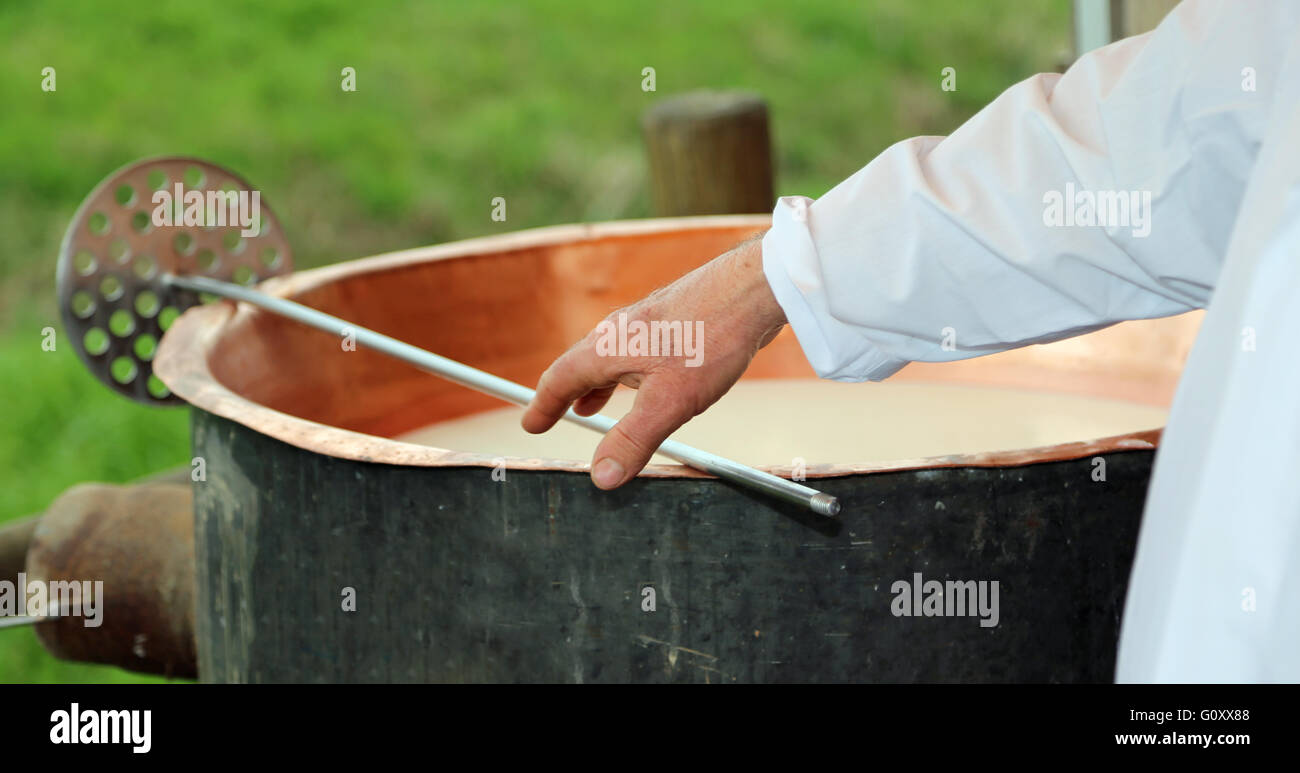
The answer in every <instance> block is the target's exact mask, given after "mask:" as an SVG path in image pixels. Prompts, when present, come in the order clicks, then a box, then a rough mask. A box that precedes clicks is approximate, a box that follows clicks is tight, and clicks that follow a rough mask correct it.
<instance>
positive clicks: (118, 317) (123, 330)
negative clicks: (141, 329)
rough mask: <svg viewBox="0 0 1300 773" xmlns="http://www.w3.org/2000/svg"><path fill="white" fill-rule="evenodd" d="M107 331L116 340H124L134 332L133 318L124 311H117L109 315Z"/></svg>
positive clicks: (129, 313)
mask: <svg viewBox="0 0 1300 773" xmlns="http://www.w3.org/2000/svg"><path fill="white" fill-rule="evenodd" d="M108 329H109V330H111V331H112V332H113V335H115V336H117V337H118V338H126V337H127V336H129V335H131V334H132V333H134V332H135V317H134V316H133V315H132V314H131V312H129V311H127V310H126V309H118V310H117V311H115V312H113V313H112V314H111V315H109V317H108Z"/></svg>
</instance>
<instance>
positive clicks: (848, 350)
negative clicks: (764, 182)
mask: <svg viewBox="0 0 1300 773" xmlns="http://www.w3.org/2000/svg"><path fill="white" fill-rule="evenodd" d="M812 203H813V202H812V199H809V198H807V197H806V196H783V197H781V198H780V199H778V200H777V202H776V209H775V210H774V211H773V212H772V229H771V230H770V231H768V232H767V234H766V235H765V236H764V237H763V274H764V276H766V277H767V283H768V286H770V287H771V288H772V294H773V295H775V296H776V301H777V303H779V304H781V309H782V310H783V311H784V312H785V317H786V320H788V321H789V323H790V327H791V329H793V330H794V335H795V338H797V339H798V340H799V346H800V347H801V348H802V349H803V353H804V356H805V357H807V358H808V362H809V364H811V365H812V367H813V370H815V371H816V372H817V375H818V376H820V377H821V378H825V379H831V380H833V381H881V380H884V379H886V378H888V377H890V376H892V375H894V374H895V373H897V372H898V371H899V370H900V369H902V367H903V366H904V365H906V364H907V360H900V359H897V358H895V357H890V356H889V355H887V354H885V353H884V352H882V351H880V349H878V348H877V347H876V346H874V345H873V344H872V343H871V342H870V341H868V340H867V339H866V338H865V337H864V336H863V335H862V332H861V331H859V330H858V329H857V328H855V327H854V326H852V325H847V324H845V323H843V322H841V321H839V320H837V319H835V317H834V316H832V314H831V311H830V308H829V305H828V303H827V299H826V292H825V289H824V286H823V281H822V274H821V270H820V265H819V263H818V259H817V247H816V245H815V244H814V243H813V239H812V233H811V232H810V231H809V229H808V221H809V218H810V216H811V210H812Z"/></svg>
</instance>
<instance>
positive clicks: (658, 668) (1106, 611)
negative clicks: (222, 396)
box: [193, 409, 1154, 683]
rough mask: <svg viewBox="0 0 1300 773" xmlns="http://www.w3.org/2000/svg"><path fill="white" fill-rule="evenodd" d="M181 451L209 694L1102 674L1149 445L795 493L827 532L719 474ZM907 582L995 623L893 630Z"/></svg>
mask: <svg viewBox="0 0 1300 773" xmlns="http://www.w3.org/2000/svg"><path fill="white" fill-rule="evenodd" d="M193 440H194V452H195V454H196V455H197V456H201V457H203V458H204V460H205V462H206V473H207V480H206V481H203V482H198V483H196V484H195V497H194V501H195V518H196V535H195V536H196V553H197V561H198V619H197V628H198V638H199V643H198V644H199V648H198V649H199V671H200V677H201V678H202V679H204V680H206V681H210V682H424V681H436V682H459V681H493V682H726V683H730V682H1106V681H1110V680H1111V679H1112V677H1113V671H1114V664H1115V651H1116V644H1117V640H1118V635H1119V623H1120V615H1121V612H1122V608H1123V602H1124V594H1125V590H1126V587H1127V585H1128V575H1129V569H1130V566H1131V564H1132V560H1133V553H1134V546H1135V544H1136V540H1137V532H1138V526H1139V521H1140V517H1141V511H1142V505H1143V500H1144V498H1145V495H1146V488H1147V482H1148V477H1149V475H1150V470H1151V463H1152V459H1153V455H1154V452H1152V451H1149V450H1148V451H1125V452H1120V453H1112V454H1108V455H1106V456H1104V457H1103V458H1105V460H1106V466H1105V472H1106V475H1105V478H1106V480H1104V481H1095V480H1094V479H1093V473H1094V470H1095V469H1096V465H1095V464H1094V462H1093V460H1092V458H1083V459H1077V460H1073V461H1056V462H1046V463H1040V464H1032V465H1026V466H1020V467H1005V468H948V469H925V470H911V471H901V472H888V473H877V474H871V475H857V476H850V477H843V478H829V479H818V480H817V482H816V485H817V486H818V487H819V488H821V489H823V490H825V491H827V492H829V493H831V494H834V495H836V496H838V497H839V498H840V499H841V501H842V502H843V503H844V511H843V513H842V514H841V516H840V518H839V519H838V522H836V523H835V525H834V527H831V528H828V525H827V524H828V522H826V521H822V520H821V519H818V518H817V517H816V516H811V515H806V514H804V513H803V512H801V511H799V510H797V509H795V508H793V507H784V506H781V505H777V504H774V503H772V502H769V501H767V500H764V499H759V498H756V497H755V496H753V495H750V494H748V493H746V492H743V491H741V490H739V489H736V488H734V487H732V486H731V485H729V484H725V483H722V482H720V481H716V480H696V479H676V480H663V479H638V480H636V481H633V482H632V483H630V484H629V485H627V486H625V487H624V488H622V489H620V490H619V491H616V492H601V491H598V490H597V489H595V488H594V487H593V486H592V485H591V482H590V480H589V479H588V478H587V476H586V475H583V474H578V473H569V472H524V471H507V472H506V479H505V480H504V481H498V480H494V479H493V476H492V471H491V470H489V469H485V468H477V467H476V468H415V467H396V466H389V465H379V464H368V463H362V462H352V461H347V460H341V459H337V458H333V457H328V456H322V455H319V454H314V453H310V452H307V451H303V450H301V449H298V448H296V447H293V446H290V445H287V444H285V443H282V442H280V441H277V440H274V439H271V438H268V437H266V436H264V435H261V434H259V433H257V432H254V431H253V430H251V429H248V428H245V427H243V426H242V425H239V424H236V423H234V422H231V421H228V420H225V419H222V418H218V417H216V416H213V415H211V414H208V413H206V412H204V411H202V410H198V409H196V410H195V411H194V413H193ZM498 477H500V476H499V474H498ZM917 573H920V575H921V576H922V579H923V581H929V580H938V581H941V582H942V581H947V580H956V581H977V582H979V581H982V582H986V583H991V582H992V581H997V582H998V596H997V598H998V613H997V625H996V626H992V627H985V626H982V625H981V619H990V618H989V617H988V616H984V617H981V616H979V615H977V614H973V613H974V612H975V610H967V613H968V614H965V615H962V616H955V615H954V616H925V615H924V614H916V615H913V616H898V615H895V614H894V611H895V608H896V607H895V600H896V598H897V597H898V595H899V594H897V593H896V592H895V590H894V587H895V586H894V584H895V583H896V582H899V581H906V582H909V583H911V582H913V581H914V579H915V575H916V574H917ZM647 587H650V588H653V589H654V591H653V599H654V607H655V609H654V610H653V611H647V610H646V609H645V608H644V607H646V606H648V605H649V594H647V593H646V592H645V591H644V590H643V589H645V588H647ZM986 587H989V586H986ZM349 589H350V590H349ZM349 598H352V599H354V601H355V611H346V610H345V605H346V602H347V601H348V599H349ZM900 603H901V602H900ZM915 611H917V612H921V611H922V610H915Z"/></svg>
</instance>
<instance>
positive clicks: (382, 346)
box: [163, 275, 840, 516]
mask: <svg viewBox="0 0 1300 773" xmlns="http://www.w3.org/2000/svg"><path fill="white" fill-rule="evenodd" d="M163 281H164V282H166V283H167V284H170V285H172V286H175V287H181V288H184V289H186V290H193V291H195V292H200V293H211V294H212V295H219V296H221V297H223V298H230V299H232V300H237V301H244V302H245V303H251V304H253V305H254V306H258V307H261V308H263V309H266V310H267V311H270V312H272V313H275V314H279V315H281V316H285V317H289V318H290V319H293V320H296V321H298V322H301V323H303V324H304V325H308V326H310V327H314V328H317V329H319V330H324V331H325V332H327V333H335V334H338V335H347V334H348V333H349V332H351V333H352V335H353V336H354V338H355V340H356V341H357V343H360V344H363V345H364V346H366V347H368V348H370V349H374V350H375V351H378V352H382V353H384V354H387V355H389V356H392V357H396V358H397V359H399V360H403V361H405V362H408V363H410V364H412V365H414V366H416V367H417V368H420V369H421V370H425V371H428V372H430V373H433V374H435V375H437V376H441V377H443V378H445V379H447V380H449V381H454V382H455V383H457V384H460V385H461V386H464V387H469V388H470V389H473V390H475V391H478V392H482V393H484V394H488V395H491V396H493V397H497V398H500V399H502V400H505V401H506V402H508V403H514V404H515V405H520V406H527V405H528V404H529V403H530V402H532V400H533V395H535V394H536V392H535V391H534V390H532V389H529V388H528V387H526V386H522V385H520V384H516V383H515V382H513V381H508V380H506V379H504V378H501V377H500V376H494V375H492V374H491V373H486V372H484V371H481V370H479V369H477V368H471V367H470V366H468V365H464V364H462V363H459V362H456V361H455V360H451V359H448V358H446V357H443V356H441V355H437V354H434V353H433V352H430V351H426V350H424V349H421V348H419V347H418V346H412V345H411V344H408V343H403V342H402V341H398V340H397V339H395V338H391V337H389V336H386V335H384V334H382V333H376V332H375V331H373V330H369V329H367V328H364V327H361V326H360V325H355V324H353V323H351V322H348V321H347V320H343V319H339V318H338V317H335V316H332V315H330V314H326V313H324V312H322V311H317V310H316V309H313V308H310V307H308V306H303V305H302V304H301V303H295V302H294V301H291V300H288V299H286V298H279V297H276V296H273V295H267V294H266V293H263V292H259V291H257V290H251V289H249V288H247V287H243V286H241V285H237V284H233V283H230V282H222V281H220V280H216V279H211V278H209V277H204V276H172V275H169V276H165V277H163ZM564 418H565V419H566V420H568V421H570V422H572V423H574V424H579V425H581V426H584V427H586V428H588V429H592V430H595V431H597V432H600V433H605V432H609V430H610V429H611V428H612V427H613V426H614V424H615V423H616V421H615V420H614V419H611V418H610V417H608V416H604V415H602V414H599V413H598V414H594V415H592V416H579V415H578V414H576V413H574V412H573V409H572V408H570V409H569V410H568V411H566V412H565V414H564ZM658 453H661V454H663V455H664V456H667V457H669V458H671V459H676V460H677V461H679V462H681V463H682V464H685V465H687V466H689V467H694V468H695V469H697V470H703V471H705V472H708V473H712V474H714V475H717V476H718V477H719V478H725V479H727V480H729V481H732V482H733V483H738V484H740V485H742V486H746V487H748V488H751V489H754V490H756V491H759V492H762V493H764V494H768V495H770V496H774V497H776V498H778V499H782V500H784V501H787V502H792V503H794V504H798V505H803V506H805V507H807V508H808V509H810V510H812V511H813V512H814V513H817V514H819V515H825V516H835V515H838V514H839V512H840V503H839V500H837V499H836V498H835V497H833V496H831V495H829V494H826V493H823V492H821V491H818V490H817V489H814V488H809V487H808V486H803V485H800V484H798V483H795V482H794V481H790V480H786V479H785V478H779V477H777V476H775V475H772V474H771V473H766V472H763V471H762V470H756V469H754V468H753V467H750V466H748V465H744V464H741V463H739V462H735V461H732V460H731V459H727V458H725V457H722V456H718V455H717V454H711V453H709V452H708V451H701V450H700V449H698V448H695V447H693V446H688V445H686V444H685V443H680V442H678V441H676V440H672V439H671V438H670V439H668V440H665V441H664V443H663V445H661V446H659V450H658Z"/></svg>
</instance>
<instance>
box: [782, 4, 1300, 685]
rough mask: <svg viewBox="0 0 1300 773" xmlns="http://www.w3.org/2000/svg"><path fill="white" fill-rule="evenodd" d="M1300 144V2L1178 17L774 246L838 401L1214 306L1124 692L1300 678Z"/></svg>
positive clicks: (1150, 521) (796, 210)
mask: <svg viewBox="0 0 1300 773" xmlns="http://www.w3.org/2000/svg"><path fill="white" fill-rule="evenodd" d="M957 65H958V71H959V72H960V69H961V68H960V63H957ZM1297 143H1300V3H1298V2H1289V1H1287V0H1276V1H1275V2H1267V1H1265V0H1258V1H1256V2H1237V1H1232V2H1229V1H1226V0H1187V1H1186V2H1184V3H1183V4H1181V5H1180V6H1178V7H1177V8H1176V9H1175V10H1174V11H1173V12H1172V13H1170V15H1169V16H1168V17H1167V18H1166V19H1165V20H1164V21H1163V22H1162V23H1161V24H1160V26H1159V27H1157V28H1156V29H1155V30H1154V31H1152V32H1150V33H1148V34H1145V35H1139V36H1137V37H1133V38H1128V39H1126V40H1122V41H1119V42H1116V43H1114V44H1112V45H1110V46H1106V47H1105V48H1101V49H1098V50H1096V51H1094V52H1092V53H1089V54H1087V55H1085V56H1084V57H1082V58H1081V59H1080V60H1079V61H1078V62H1077V63H1075V65H1074V66H1073V67H1071V68H1070V69H1069V70H1068V71H1067V72H1066V73H1064V74H1063V75H1058V74H1045V75H1037V76H1034V77H1032V78H1030V79H1028V80H1026V81H1024V82H1022V83H1020V84H1017V85H1016V86H1013V87H1012V88H1010V89H1008V90H1007V91H1006V92H1005V93H1004V94H1002V95H1001V96H1000V97H998V98H997V99H996V100H994V101H993V102H992V103H991V104H990V105H988V106H987V107H986V108H984V109H983V110H982V111H980V112H979V113H978V114H977V115H975V116H974V117H973V118H971V119H970V120H969V121H967V122H966V123H965V124H963V125H962V126H961V127H960V128H958V129H957V130H956V131H954V132H953V133H952V134H951V135H949V136H947V137H916V138H913V139H910V140H905V141H903V142H900V143H898V144H896V145H894V146H892V147H890V148H889V149H887V150H886V151H885V152H883V153H881V154H880V156H878V157H877V158H876V159H875V160H873V161H872V162H871V163H870V164H868V165H867V166H866V167H865V168H863V169H862V170H860V171H858V172H857V173H856V174H854V175H853V176H852V177H850V178H848V179H847V180H845V181H844V182H843V183H840V184H839V185H838V186H836V187H835V188H834V189H832V190H831V191H830V192H828V193H827V194H826V195H824V196H823V197H821V198H820V199H817V200H816V201H812V200H810V199H807V198H804V197H785V198H782V199H780V201H778V203H777V206H776V211H775V213H774V218H773V227H772V230H771V231H769V232H768V234H767V235H766V236H765V237H764V239H763V267H764V273H765V275H766V276H767V279H768V282H769V284H770V285H771V287H772V290H773V292H774V293H775V295H776V298H777V300H778V302H779V303H780V304H781V306H782V308H783V309H784V310H785V312H786V315H787V317H788V319H789V321H790V324H791V327H792V328H793V329H794V332H795V335H796V336H797V338H798V339H799V342H800V345H801V346H802V348H803V350H804V352H805V354H806V356H807V357H808V360H809V361H810V362H811V363H812V365H813V367H814V368H815V369H816V371H817V373H818V374H819V375H820V376H822V377H824V378H830V379H835V380H840V381H862V380H880V379H884V378H886V377H888V376H889V375H891V374H892V373H894V372H895V371H897V370H898V369H899V368H901V367H902V366H903V365H905V364H906V363H907V362H909V361H913V360H922V361H946V360H954V359H962V358H967V357H975V356H978V355H981V354H989V353H992V352H998V351H1002V350H1006V349H1010V348H1014V347H1018V346H1025V345H1028V344H1034V343H1043V342H1047V341H1053V340H1057V339H1060V338H1065V337H1068V336H1073V335H1078V334H1081V333H1085V332H1089V331H1092V330H1096V329H1098V328H1101V327H1105V326H1107V325H1110V324H1113V323H1115V322H1119V321H1122V320H1128V319H1145V318H1152V317H1161V316H1168V315H1172V314H1177V313H1180V312H1184V311H1189V310H1192V309H1196V308H1206V309H1207V312H1206V315H1205V319H1204V322H1203V323H1202V327H1201V331H1200V334H1199V336H1198V338H1197V341H1196V344H1195V346H1194V347H1193V349H1192V352H1191V354H1190V356H1189V358H1188V362H1187V365H1186V367H1185V369H1184V371H1183V375H1182V379H1181V381H1180V383H1179V387H1178V392H1177V394H1176V396H1175V398H1174V402H1173V406H1172V409H1171V414H1170V418H1169V422H1168V427H1167V429H1166V432H1165V434H1164V438H1163V442H1162V443H1161V447H1160V449H1159V451H1158V452H1157V455H1156V466H1155V470H1154V473H1153V478H1152V482H1151V487H1150V489H1149V493H1148V498H1147V503H1146V509H1145V512H1144V515H1143V522H1142V527H1141V534H1140V537H1139V544H1138V550H1137V556H1136V561H1135V564H1134V568H1133V573H1132V579H1131V583H1130V587H1129V591H1128V599H1127V603H1126V606H1125V610H1124V620H1123V627H1122V634H1121V639H1120V649H1119V663H1118V667H1117V674H1116V678H1117V680H1118V681H1124V682H1129V681H1139V682H1164V681H1177V682H1183V681H1226V682H1257V681H1287V682H1296V681H1300V358H1298V356H1297V355H1300V147H1297ZM1086 194H1091V196H1092V199H1093V204H1094V206H1093V207H1092V208H1091V211H1089V207H1088V206H1087V204H1086V202H1087V200H1088V196H1087V195H1086ZM1120 194H1124V195H1123V196H1122V197H1121V196H1120ZM1121 199H1122V200H1121ZM1058 202H1059V206H1053V205H1054V204H1055V203H1058ZM1098 202H1100V203H1101V206H1100V207H1098V206H1096V204H1097V203H1098ZM1125 203H1127V204H1129V205H1133V204H1135V203H1136V204H1137V206H1136V207H1133V206H1130V207H1129V210H1128V211H1127V213H1125V212H1123V211H1121V210H1122V209H1123V206H1124V204H1125ZM1067 208H1068V211H1063V210H1066V209H1067ZM1144 210H1145V211H1144ZM1071 215H1073V217H1071ZM1125 215H1127V216H1125ZM1144 218H1145V222H1144ZM1098 221H1100V222H1101V224H1096V225H1089V224H1088V223H1092V222H1098ZM944 328H952V329H953V331H955V333H956V341H955V345H956V351H948V350H945V348H944V347H943V346H941V343H943V340H942V339H943V338H944V335H943V333H942V331H943V330H944ZM949 337H950V336H949ZM949 343H952V342H951V340H950V341H949Z"/></svg>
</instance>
